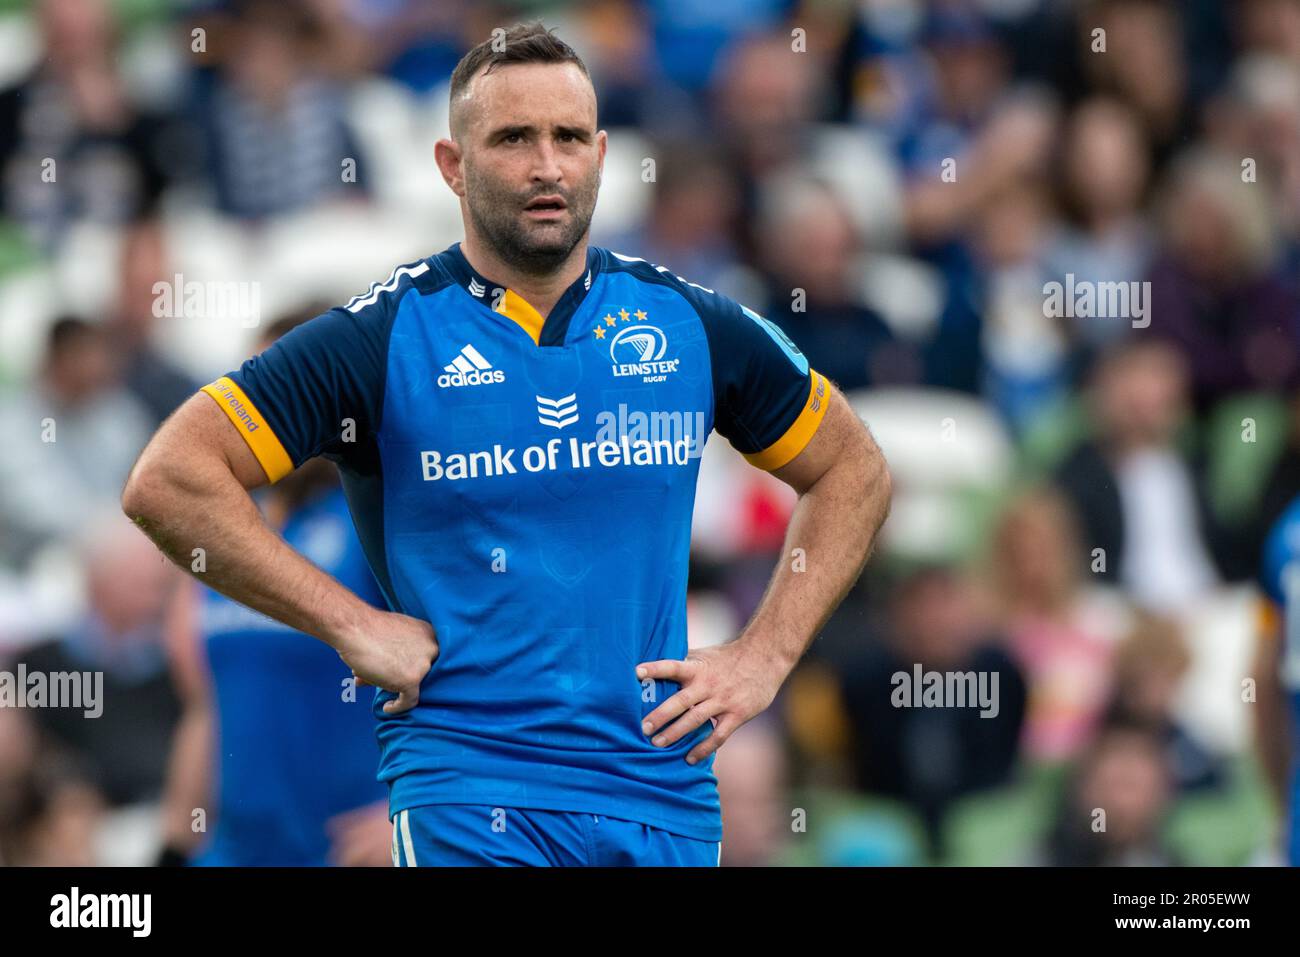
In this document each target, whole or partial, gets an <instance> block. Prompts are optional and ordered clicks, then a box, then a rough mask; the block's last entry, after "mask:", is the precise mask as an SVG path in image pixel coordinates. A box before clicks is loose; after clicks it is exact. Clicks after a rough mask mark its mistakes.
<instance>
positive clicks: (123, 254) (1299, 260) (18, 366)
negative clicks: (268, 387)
mask: <svg viewBox="0 0 1300 957" xmlns="http://www.w3.org/2000/svg"><path fill="white" fill-rule="evenodd" d="M532 16H540V17H542V18H543V19H544V20H545V22H546V23H547V24H548V25H549V26H553V27H555V28H556V30H557V33H558V34H559V36H560V37H561V38H563V39H565V40H566V41H567V42H569V43H570V44H572V45H573V46H574V47H575V48H576V49H577V50H578V52H579V53H580V54H581V55H582V56H583V58H584V59H585V61H586V63H587V65H588V67H589V68H590V70H591V72H592V75H593V79H594V82H595V85H596V90H597V94H598V97H599V108H600V122H601V126H602V127H603V128H605V129H608V130H609V133H610V152H609V158H608V161H607V166H606V171H605V179H604V186H603V189H602V193H601V200H600V204H599V206H598V208H597V212H596V219H595V221H594V225H593V241H594V242H595V243H597V244H598V245H602V246H607V247H610V248H613V249H616V250H618V251H620V252H623V253H626V254H629V255H635V256H640V257H643V258H645V259H648V260H650V261H652V262H655V263H661V264H664V265H666V266H668V267H669V268H671V269H672V270H673V271H674V272H675V273H678V274H680V275H682V276H685V277H686V278H688V279H690V280H692V281H694V282H697V283H700V284H703V285H705V286H709V287H712V288H715V289H717V290H719V291H720V292H723V293H726V294H728V295H730V296H732V297H733V298H736V299H738V300H740V301H742V302H744V303H746V304H747V305H749V306H751V307H752V308H754V309H755V310H757V311H759V312H761V313H763V314H764V315H766V316H767V317H769V318H770V319H772V320H773V321H775V322H777V323H778V324H779V325H780V326H782V328H783V329H784V330H785V331H786V332H787V333H788V334H789V335H790V336H791V337H792V338H793V339H794V340H795V342H796V343H798V344H799V345H800V347H801V348H802V350H803V351H804V352H805V353H806V354H807V356H808V357H809V360H810V362H811V364H812V365H813V366H814V367H815V368H816V369H818V370H819V371H821V372H822V373H824V374H826V375H828V376H830V377H831V378H832V379H833V380H834V381H835V382H836V383H837V384H838V385H839V387H840V388H841V389H842V390H843V391H844V392H845V393H846V394H847V395H848V396H849V397H850V400H851V401H852V402H853V404H854V406H855V408H856V409H857V410H858V411H859V412H860V413H861V414H862V416H863V417H864V418H865V419H866V421H867V422H868V424H869V425H870V426H871V427H872V429H873V431H874V433H875V435H876V437H877V439H878V440H879V442H880V444H881V446H882V448H883V449H884V451H885V454H886V456H887V458H888V459H889V461H890V465H891V469H892V472H893V475H894V483H895V489H896V495H895V502H894V508H893V514H892V515H891V518H890V521H889V523H888V524H887V526H886V529H885V531H884V533H883V535H882V539H881V541H880V542H879V543H878V546H877V549H876V554H875V557H874V559H873V561H872V564H871V565H869V566H868V571H867V573H866V574H865V575H864V576H863V578H862V580H861V581H860V582H859V584H858V585H857V587H856V588H855V589H854V590H853V592H852V593H851V594H850V595H849V597H848V599H847V600H846V601H845V603H844V604H843V606H842V607H841V608H840V609H839V610H838V611H837V612H836V614H835V615H834V617H833V618H832V619H831V621H830V622H829V623H828V625H827V627H826V628H825V630H824V632H823V634H822V635H821V636H820V637H819V638H818V640H817V641H816V642H815V643H814V645H813V647H812V649H811V651H810V653H809V655H808V656H807V658H806V659H805V661H804V662H803V663H801V665H800V666H799V668H798V669H797V670H796V672H795V674H794V675H793V676H792V679H791V681H790V683H789V684H788V685H787V687H786V688H785V689H784V690H783V692H782V694H781V695H780V696H779V697H778V699H777V701H776V703H775V704H774V706H773V708H772V709H771V710H770V711H769V712H768V713H767V714H765V715H764V716H762V717H761V718H760V719H757V720H755V721H753V722H751V723H750V724H749V725H747V726H746V727H745V728H743V729H742V730H741V731H740V732H738V733H737V734H736V735H735V737H734V738H733V739H732V740H731V741H730V742H729V743H728V744H727V745H726V747H725V748H724V749H722V751H721V752H720V753H719V757H718V760H717V766H716V770H717V774H718V778H719V785H720V789H721V793H722V797H723V806H724V821H725V829H726V830H725V838H724V844H723V862H724V863H728V864H735V865H744V864H777V863H785V864H872V863H883V864H921V863H933V862H939V863H993V864H1147V863H1211V864H1244V863H1255V862H1258V863H1265V862H1270V861H1273V860H1276V854H1275V851H1274V850H1273V848H1274V847H1275V844H1276V841H1277V838H1278V829H1279V827H1280V824H1279V816H1278V811H1279V805H1278V795H1277V794H1276V793H1275V792H1276V790H1277V789H1276V788H1275V787H1273V784H1274V783H1275V782H1274V781H1273V780H1271V779H1270V777H1269V775H1268V774H1267V773H1265V771H1266V769H1265V768H1262V767H1261V762H1260V761H1258V760H1257V759H1256V758H1255V757H1254V752H1255V751H1256V743H1257V742H1256V738H1257V736H1258V734H1259V731H1260V729H1259V727H1258V724H1259V722H1257V721H1256V712H1255V710H1254V701H1255V699H1254V698H1253V697H1252V696H1251V695H1249V694H1247V693H1245V691H1244V690H1243V689H1244V688H1245V687H1246V686H1247V685H1248V684H1249V679H1250V678H1251V676H1252V675H1253V674H1254V672H1253V671H1252V666H1253V665H1252V663H1253V661H1254V656H1255V653H1256V641H1257V637H1258V636H1257V634H1256V626H1255V618H1254V615H1253V610H1254V607H1255V604H1254V602H1255V594H1254V587H1253V585H1252V579H1253V577H1254V575H1255V574H1256V568H1257V566H1258V561H1259V555H1260V549H1261V545H1262V541H1263V538H1264V536H1265V534H1266V532H1267V530H1268V528H1269V526H1270V525H1271V524H1272V522H1273V521H1274V520H1275V519H1276V517H1277V516H1278V514H1279V513H1280V512H1281V510H1282V509H1283V508H1284V507H1285V505H1286V504H1287V503H1288V501H1290V499H1291V498H1292V497H1294V496H1295V495H1296V494H1297V493H1298V492H1300V0H1181V2H1173V0H931V2H919V0H917V2H909V0H857V2H850V0H820V2H819V0H808V2H794V0H709V2H700V0H584V2H571V3H558V4H557V3H524V2H521V3H514V4H505V3H496V2H470V0H427V2H426V0H228V2H226V0H202V2H190V3H182V2H175V3H169V2H166V0H120V2H117V3H114V2H110V0H34V2H32V3H18V2H15V0H0V64H4V67H3V70H2V71H0V85H3V87H4V88H3V90H0V341H2V342H3V353H2V354H0V668H12V667H13V666H14V663H15V662H18V661H23V662H25V663H26V664H27V667H28V668H30V669H35V668H42V669H50V670H57V669H60V668H93V669H95V670H102V671H103V672H104V674H105V687H104V698H105V707H104V713H103V715H102V717H100V718H98V719H95V720H71V719H69V717H68V715H67V714H61V713H60V712H58V711H55V710H49V709H45V710H31V711H23V710H16V709H10V708H0V860H2V861H3V862H4V863H10V864H54V863H60V864H63V863H73V864H75V863H140V862H143V861H146V860H149V859H151V855H152V854H153V852H154V850H155V849H156V847H155V845H156V844H157V841H158V840H159V837H158V834H159V828H158V824H157V808H158V804H159V801H160V799H161V794H162V790H163V787H164V780H165V775H166V764H167V760H168V756H169V748H170V741H171V736H172V734H173V731H174V728H175V724H176V722H177V720H178V715H179V712H180V706H179V703H178V693H177V690H176V688H175V680H174V676H173V675H172V668H171V665H170V664H169V660H168V655H167V653H166V649H165V640H164V635H165V631H166V622H165V614H164V610H165V608H166V607H167V606H168V598H169V595H170V594H171V593H172V591H173V590H174V589H175V588H176V587H177V585H178V582H179V580H180V579H181V575H180V573H179V572H177V571H175V570H174V569H172V568H171V567H170V566H168V565H166V564H164V563H163V561H162V560H161V556H160V555H159V554H158V553H157V552H156V551H155V550H154V549H153V547H152V545H150V544H149V543H148V542H147V541H146V540H145V539H144V538H143V536H142V535H140V534H139V533H138V531H137V530H136V529H134V528H133V527H131V525H130V524H129V523H128V522H127V521H126V520H125V519H124V518H122V517H121V514H120V509H119V507H118V504H117V501H118V495H119V492H120V489H121V486H122V483H123V481H124V479H125V477H126V473H127V471H128V469H129V468H130V465H131V463H132V461H133V460H134V457H135V455H136V454H137V453H138V451H139V450H140V448H141V447H142V446H143V444H144V442H145V441H146V440H147V438H148V436H149V435H150V434H151V432H152V430H153V429H154V428H156V426H157V425H158V423H159V422H160V421H161V420H162V418H164V417H165V416H166V415H167V414H168V413H169V412H170V411H171V410H172V409H174V408H175V407H176V406H177V405H178V404H179V403H180V402H181V401H183V400H184V399H185V398H186V397H187V396H188V395H189V394H190V393H191V392H192V391H193V390H194V389H195V388H197V387H198V386H200V385H202V384H203V383H205V382H208V381H211V380H212V379H213V378H215V377H216V376H218V375H220V374H222V373H224V372H225V371H227V370H228V369H229V368H231V367H232V366H233V365H235V364H237V363H238V361H240V360H241V359H242V358H243V357H244V356H245V355H246V354H247V353H248V351H249V350H250V349H251V347H252V343H253V342H254V337H255V336H256V334H257V331H258V330H257V329H256V328H254V326H255V325H256V324H257V321H265V322H266V323H268V324H269V322H270V321H271V320H273V319H275V318H276V317H277V316H279V315H283V314H287V313H290V312H293V311H296V310H301V309H302V308H303V307H305V306H307V305H308V304H312V303H319V302H322V301H323V302H341V301H346V299H347V298H349V297H350V296H352V295H353V294H355V293H356V292H358V291H360V290H362V289H364V288H365V287H366V285H367V284H369V283H370V282H371V281H373V280H374V279H376V278H380V277H382V276H384V275H387V273H388V272H389V271H390V270H391V268H392V267H393V266H394V265H396V264H397V263H400V262H406V261H409V260H412V259H415V258H418V257H421V256H426V255H429V254H431V253H433V252H437V251H439V250H441V249H443V248H445V247H446V246H448V245H450V244H451V243H453V242H455V241H457V240H459V239H460V232H459V216H458V211H457V207H456V205H455V203H454V201H453V200H454V197H452V196H451V194H450V193H449V191H447V190H446V189H445V187H444V186H443V184H442V183H441V182H440V181H439V179H438V175H437V171H436V169H435V167H434V165H433V162H432V155H433V154H432V144H433V142H434V141H436V140H437V139H438V138H439V137H441V136H445V135H446V112H447V106H446V96H447V88H446V85H447V82H448V80H449V76H450V72H451V69H452V67H453V66H454V65H455V63H456V61H457V60H458V59H459V57H460V55H461V54H462V53H463V52H464V51H465V50H466V49H468V48H469V47H470V46H471V45H473V44H474V43H475V42H478V41H479V40H480V39H482V38H484V37H486V36H488V35H490V33H491V31H492V29H493V28H494V27H498V26H506V25H508V24H510V23H512V22H514V21H515V20H518V19H524V18H529V17H532ZM182 277H183V279H182ZM190 281H199V282H205V281H206V282H217V283H220V282H230V281H248V282H253V283H258V284H260V285H259V288H260V290H261V295H260V306H261V309H262V310H263V311H264V313H265V315H264V316H263V317H261V319H259V317H258V316H252V317H251V320H253V321H250V316H249V315H246V314H240V315H233V314H203V313H202V310H197V311H196V310H182V311H181V312H180V313H179V314H177V313H176V312H175V310H171V311H169V310H159V309H158V308H157V303H158V287H157V284H158V283H160V282H162V283H167V284H172V283H175V284H181V283H183V282H190ZM1053 283H1057V284H1060V285H1061V286H1063V287H1065V288H1066V290H1067V293H1066V295H1067V297H1068V296H1072V295H1073V294H1072V293H1071V292H1070V290H1072V289H1075V288H1080V289H1082V288H1091V289H1094V290H1097V289H1107V288H1116V287H1115V286H1114V285H1112V284H1123V286H1124V288H1126V289H1131V290H1132V296H1131V298H1129V299H1127V300H1125V302H1126V303H1127V306H1126V308H1125V309H1124V310H1121V314H1118V315H1116V314H1110V315H1107V314H1106V313H1105V310H1100V313H1101V314H1097V313H1096V312H1094V313H1092V314H1089V313H1088V312H1087V310H1084V309H1078V310H1072V311H1067V312H1066V313H1064V314H1062V313H1061V312H1060V311H1059V310H1053V309H1052V308H1050V303H1049V299H1050V297H1049V293H1048V290H1049V287H1050V286H1051V284H1053ZM792 504H793V502H792V493H791V492H790V491H789V490H788V489H787V488H786V487H785V486H783V485H781V483H779V482H777V481H776V480H775V479H773V478H772V477H771V476H769V475H766V474H764V473H760V472H758V471H756V470H753V469H751V468H749V467H748V466H747V465H746V464H745V463H744V461H743V460H742V459H740V458H739V457H738V456H736V455H734V454H733V453H732V452H731V450H730V449H729V448H727V447H726V446H725V443H723V442H720V441H716V440H715V441H714V442H712V443H710V444H709V447H708V448H707V449H706V452H705V456H704V462H703V465H702V470H701V482H700V490H699V495H698V498H697V510H696V522H695V549H694V555H693V559H694V560H693V566H692V578H691V582H692V584H691V589H690V593H689V611H690V621H691V641H692V643H693V644H696V645H700V644H708V643H712V642H717V641H723V640H727V639H729V638H730V637H732V636H733V635H734V634H736V632H737V631H738V630H739V629H740V628H741V627H743V625H744V623H745V622H746V621H747V619H748V617H749V615H750V614H751V613H752V611H753V609H754V608H755V606H756V604H757V602H758V601H759V599H760V598H761V595H762V591H763V587H764V585H765V584H766V581H767V577H768V575H769V574H770V571H771V568H772V564H773V562H774V561H789V560H791V556H790V555H788V554H785V553H784V548H785V546H786V543H783V537H784V529H785V523H786V520H787V518H788V515H789V511H790V508H791V507H792ZM789 544H793V545H797V543H789ZM918 666H919V667H920V668H921V669H922V670H923V671H938V672H944V673H947V672H973V673H976V674H979V675H984V676H996V684H994V686H993V687H995V688H996V689H997V699H998V700H997V707H996V709H995V710H996V714H995V715H992V716H981V713H980V711H979V710H978V709H974V708H952V707H943V708H926V707H906V706H899V704H898V703H897V700H896V696H895V695H894V690H895V686H896V683H897V675H899V674H900V673H905V674H907V675H911V674H912V673H913V669H914V668H915V667H918ZM1096 809H1105V812H1106V813H1105V823H1104V826H1103V827H1101V828H1100V829H1099V828H1098V827H1097V817H1096V814H1095V811H1096Z"/></svg>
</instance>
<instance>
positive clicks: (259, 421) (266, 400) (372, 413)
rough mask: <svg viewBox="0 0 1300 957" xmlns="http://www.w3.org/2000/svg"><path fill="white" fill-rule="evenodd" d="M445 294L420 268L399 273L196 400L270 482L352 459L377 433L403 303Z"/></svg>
mask: <svg viewBox="0 0 1300 957" xmlns="http://www.w3.org/2000/svg"><path fill="white" fill-rule="evenodd" d="M445 284H446V281H445V277H444V276H443V275H442V274H441V273H440V272H438V271H436V270H434V269H432V268H431V267H430V265H429V262H428V261H427V260H419V261H417V262H413V263H408V264H405V265H402V266H398V267H397V268H396V269H394V270H393V271H392V273H390V274H389V276H388V278H387V279H386V280H384V281H383V282H376V283H372V284H371V286H370V288H369V289H368V290H367V291H366V292H364V293H362V294H360V295H357V296H354V297H353V298H352V299H351V300H349V301H348V302H347V303H346V304H345V305H342V306H336V307H335V308H333V309H330V310H329V311H328V312H324V313H322V314H321V315H319V316H317V317H316V318H314V319H312V320H310V321H308V322H305V323H303V324H302V325H301V326H299V327H297V328H296V329H294V330H292V331H291V332H289V333H287V334H286V335H284V336H283V337H281V338H280V339H278V340H277V341H276V342H274V343H273V344H272V345H271V346H270V347H268V348H267V349H266V350H265V351H264V352H262V353H260V354H259V355H256V356H253V357H252V358H250V359H247V360H246V361H245V362H244V363H243V364H242V365H241V366H240V367H239V368H238V369H237V370H235V371H233V372H230V373H228V374H227V375H225V376H222V377H221V378H219V379H218V380H217V381H216V382H213V383H211V384H210V385H207V386H205V387H204V388H203V391H204V392H206V393H208V394H209V395H210V396H211V397H212V398H213V399H215V400H216V401H217V403H218V405H220V406H221V408H222V410H223V411H225V413H226V415H227V416H228V417H229V418H230V420H231V422H232V423H234V425H235V427H236V428H237V429H239V431H240V434H241V435H242V436H243V438H244V440H245V441H246V442H247V443H248V445H249V448H250V449H252V451H253V453H254V455H256V456H257V459H258V461H259V462H260V463H261V464H262V467H263V469H264V470H265V471H266V473H267V477H268V478H269V479H270V480H271V481H273V482H274V481H277V480H278V479H280V478H282V477H283V476H284V475H287V474H288V473H289V472H291V471H293V469H295V468H297V467H298V466H299V465H301V464H302V463H303V462H305V461H306V460H307V459H310V458H312V457H314V456H317V455H321V454H330V455H335V456H338V457H339V458H340V459H341V460H343V461H347V460H348V459H350V458H355V457H357V455H359V454H360V452H361V450H362V449H364V448H366V446H367V443H366V442H365V441H363V440H364V438H365V437H367V436H372V435H373V434H374V433H375V432H376V431H377V430H378V428H379V425H380V418H381V416H382V412H383V396H384V380H385V375H386V371H387V355H388V340H389V335H390V333H391V331H392V327H393V322H394V320H395V319H396V317H397V314H398V309H399V307H400V304H401V302H402V300H403V299H404V298H405V297H406V296H408V295H412V294H414V295H422V294H428V293H431V292H434V291H436V290H437V289H438V288H441V286H443V285H445Z"/></svg>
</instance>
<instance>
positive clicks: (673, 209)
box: [609, 141, 739, 289]
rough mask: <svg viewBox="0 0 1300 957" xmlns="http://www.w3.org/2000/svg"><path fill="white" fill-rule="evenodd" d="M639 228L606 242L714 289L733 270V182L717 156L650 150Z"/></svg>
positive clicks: (688, 149) (686, 149)
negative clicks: (650, 179)
mask: <svg viewBox="0 0 1300 957" xmlns="http://www.w3.org/2000/svg"><path fill="white" fill-rule="evenodd" d="M650 195H651V200H650V208H649V210H648V211H647V214H646V220H645V223H644V225H643V226H642V227H641V228H640V229H639V230H637V231H636V232H635V233H633V234H632V235H628V236H621V237H617V238H614V239H612V240H611V241H610V243H609V245H610V247H611V248H612V249H615V250H618V251H620V252H625V251H629V250H636V252H635V253H632V255H636V256H640V257H641V258H642V259H646V260H649V261H650V262H652V263H658V264H660V265H663V266H667V267H668V268H669V269H671V270H672V271H673V272H674V273H677V274H678V275H682V276H690V277H691V281H692V282H697V283H699V284H700V285H701V286H706V287H708V288H710V289H716V288H718V286H720V285H721V284H722V282H723V281H725V280H726V278H727V273H728V272H729V271H730V270H733V269H735V268H736V266H737V258H738V251H737V249H736V244H735V241H734V238H733V237H734V235H735V225H736V214H737V206H738V203H739V197H738V195H737V190H736V183H735V180H734V179H733V178H732V175H731V171H730V169H728V167H727V166H726V163H725V161H724V160H723V158H722V157H721V156H720V155H718V153H717V151H715V150H712V149H710V148H708V147H706V146H698V145H694V144H690V143H685V142H676V141H672V142H668V143H665V144H664V145H663V147H662V148H661V149H659V150H657V151H656V164H655V181H654V183H653V184H652V186H651V193H650Z"/></svg>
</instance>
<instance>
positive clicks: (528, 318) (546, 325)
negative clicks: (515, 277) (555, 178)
mask: <svg viewBox="0 0 1300 957" xmlns="http://www.w3.org/2000/svg"><path fill="white" fill-rule="evenodd" d="M436 258H437V259H438V260H439V261H440V262H441V263H442V265H443V267H444V268H445V269H446V270H447V272H448V274H449V275H450V276H451V278H452V280H453V281H454V282H455V283H456V284H457V285H459V286H460V287H461V288H462V289H464V290H465V293H466V294H467V295H468V296H470V297H471V298H473V299H476V300H478V301H479V302H481V303H483V305H484V306H486V307H487V308H488V309H491V310H493V311H494V312H498V313H500V314H501V315H503V316H506V317H507V318H509V319H512V320H514V321H515V322H516V323H518V324H519V326H520V327H521V328H522V329H523V330H524V331H525V332H526V333H528V335H529V336H530V337H532V340H533V342H535V343H537V345H539V346H562V345H564V339H565V336H566V335H567V334H568V331H569V320H570V319H572V318H573V314H574V313H575V312H577V310H578V307H579V306H580V305H582V303H583V300H585V299H586V298H587V293H589V292H590V291H591V287H592V286H593V285H594V284H595V282H596V277H597V276H598V275H599V274H600V265H601V261H602V256H601V251H600V249H598V248H597V247H595V246H592V245H588V246H587V269H586V272H584V273H583V274H582V275H581V276H579V277H578V278H577V279H576V280H574V282H573V284H572V285H570V286H569V288H568V289H566V290H565V291H564V294H563V295H561V296H560V298H559V301H557V302H556V303H555V308H553V309H552V310H551V312H550V314H549V315H548V316H546V318H545V320H544V321H543V319H542V316H541V314H540V313H538V311H537V310H536V309H534V308H533V306H532V305H531V304H530V303H529V302H528V301H527V300H525V299H524V298H523V297H522V296H520V295H519V294H518V293H516V292H515V291H514V290H513V289H508V288H506V287H505V286H504V285H502V284H501V283H499V282H494V281H493V280H491V279H488V278H487V277H486V276H484V275H483V274H482V273H480V272H479V271H478V270H477V269H475V268H474V267H473V266H471V265H470V264H469V260H468V259H466V258H465V254H464V252H462V251H461V248H460V243H454V244H452V245H451V246H448V247H447V248H446V249H445V250H443V252H441V253H439V254H438V256H437V257H436Z"/></svg>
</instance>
